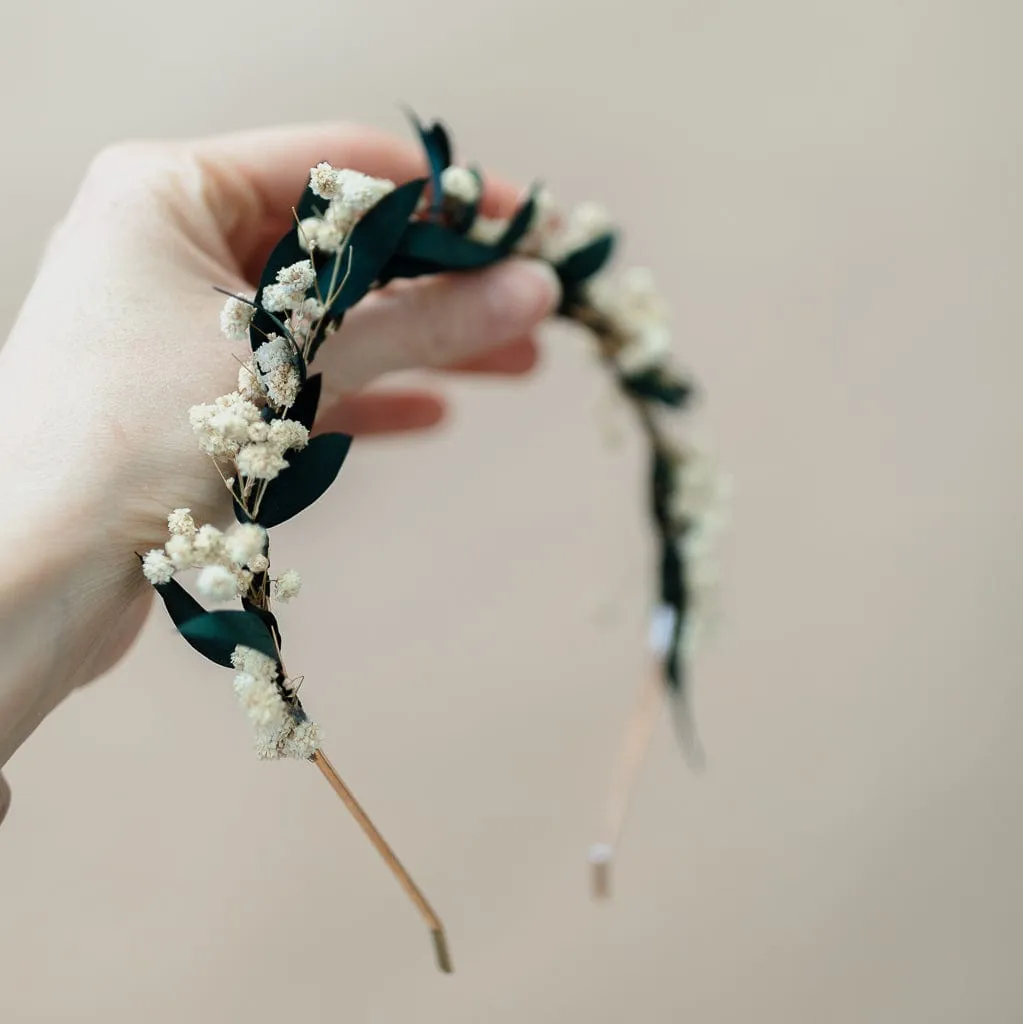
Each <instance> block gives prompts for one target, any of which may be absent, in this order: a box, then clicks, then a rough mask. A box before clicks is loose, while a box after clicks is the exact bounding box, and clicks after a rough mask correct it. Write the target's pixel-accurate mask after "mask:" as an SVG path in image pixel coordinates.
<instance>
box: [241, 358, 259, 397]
mask: <svg viewBox="0 0 1023 1024" xmlns="http://www.w3.org/2000/svg"><path fill="white" fill-rule="evenodd" d="M238 394H239V395H240V396H241V397H242V398H243V399H245V401H247V402H252V403H253V404H256V403H258V402H262V401H263V397H264V396H263V385H262V383H261V382H260V379H259V374H258V373H257V372H256V367H255V366H254V365H253V363H252V360H251V359H250V360H247V361H246V362H244V363H243V364H242V365H241V366H239V367H238Z"/></svg>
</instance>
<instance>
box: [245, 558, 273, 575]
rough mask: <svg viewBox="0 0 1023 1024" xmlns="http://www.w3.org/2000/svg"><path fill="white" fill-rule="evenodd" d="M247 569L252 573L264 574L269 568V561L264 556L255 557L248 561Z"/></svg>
mask: <svg viewBox="0 0 1023 1024" xmlns="http://www.w3.org/2000/svg"><path fill="white" fill-rule="evenodd" d="M249 568H250V569H251V570H252V571H253V572H266V570H267V569H269V568H270V559H269V558H267V557H266V555H256V556H255V557H254V558H250V559H249Z"/></svg>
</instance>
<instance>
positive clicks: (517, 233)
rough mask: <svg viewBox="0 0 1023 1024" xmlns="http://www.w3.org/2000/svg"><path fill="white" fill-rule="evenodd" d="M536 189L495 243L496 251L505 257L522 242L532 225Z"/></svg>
mask: <svg viewBox="0 0 1023 1024" xmlns="http://www.w3.org/2000/svg"><path fill="white" fill-rule="evenodd" d="M536 191H537V190H536V188H535V187H534V188H533V189H532V191H531V192H530V195H529V198H528V199H527V200H526V201H525V202H524V203H523V204H522V205H521V206H520V207H519V209H518V210H517V211H516V213H515V216H514V217H512V219H511V221H509V223H508V227H507V228H505V232H504V234H503V235H502V236H501V237H500V238H499V239H498V241H497V249H498V251H499V252H500V253H501V254H502V255H504V256H507V255H509V254H510V253H511V251H512V249H514V248H515V246H516V245H518V243H519V242H520V241H522V239H523V237H524V236H525V234H526V232H527V231H528V230H529V227H530V225H531V224H532V223H533V213H534V212H535V210H536Z"/></svg>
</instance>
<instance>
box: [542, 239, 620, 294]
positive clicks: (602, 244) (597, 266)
mask: <svg viewBox="0 0 1023 1024" xmlns="http://www.w3.org/2000/svg"><path fill="white" fill-rule="evenodd" d="M614 247H615V236H614V235H613V234H606V235H601V236H600V237H599V238H597V239H594V240H593V241H592V242H590V243H589V245H586V246H584V247H583V248H582V249H577V250H576V251H575V252H573V253H570V254H569V255H568V256H566V257H565V259H563V260H562V261H561V262H560V263H559V264H557V265H556V266H555V268H554V269H555V271H557V274H558V277H559V278H560V279H561V287H562V290H563V292H564V294H565V295H566V297H570V296H573V295H574V294H575V292H577V291H578V289H579V286H580V285H581V284H583V282H585V281H588V280H589V279H590V278H591V277H593V275H594V274H596V273H597V272H598V271H600V270H601V269H602V268H603V267H604V265H605V264H606V263H607V261H608V260H609V259H610V258H611V254H612V253H613V252H614Z"/></svg>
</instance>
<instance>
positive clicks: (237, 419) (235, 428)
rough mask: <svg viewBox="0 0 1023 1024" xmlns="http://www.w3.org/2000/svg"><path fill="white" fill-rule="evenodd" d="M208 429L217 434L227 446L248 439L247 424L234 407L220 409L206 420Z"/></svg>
mask: <svg viewBox="0 0 1023 1024" xmlns="http://www.w3.org/2000/svg"><path fill="white" fill-rule="evenodd" d="M208 426H209V429H210V430H211V431H212V432H213V433H214V434H217V435H219V436H220V437H221V438H223V439H224V441H225V442H226V443H227V445H228V446H230V445H237V444H241V443H242V442H244V441H246V440H248V436H249V424H248V423H247V422H246V421H245V420H244V419H243V418H242V417H241V416H239V415H238V414H237V413H236V412H235V411H234V409H220V410H218V411H217V412H215V413H214V414H213V415H212V416H211V417H210V418H209V422H208Z"/></svg>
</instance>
